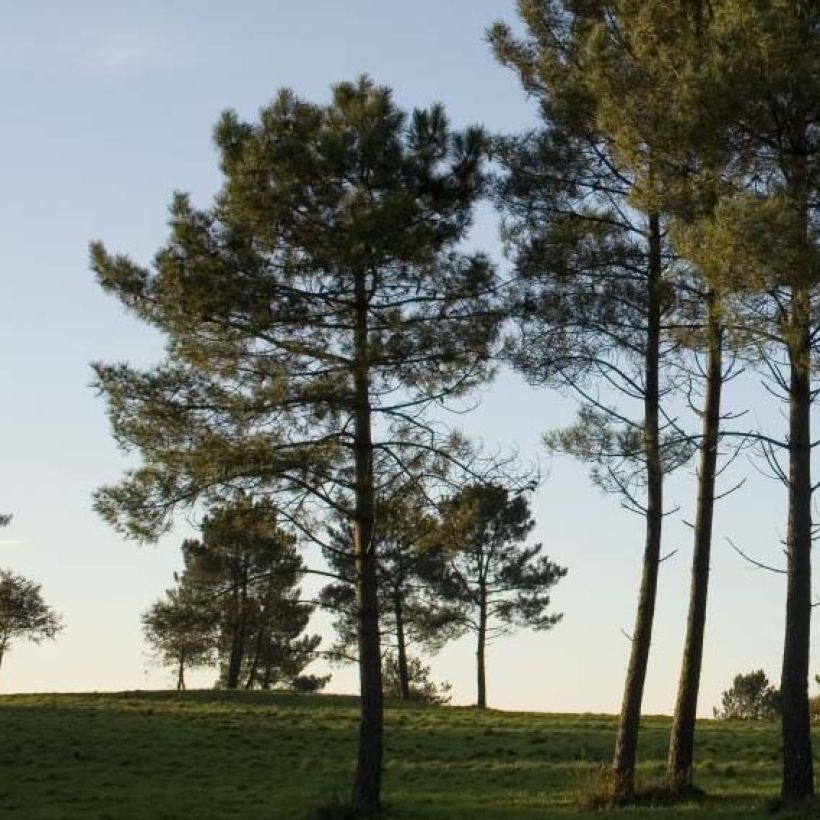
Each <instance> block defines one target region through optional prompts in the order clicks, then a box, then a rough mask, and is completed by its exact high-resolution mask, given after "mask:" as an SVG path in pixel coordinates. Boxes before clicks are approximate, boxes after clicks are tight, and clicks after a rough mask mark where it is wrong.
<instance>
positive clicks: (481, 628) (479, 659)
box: [475, 586, 487, 709]
mask: <svg viewBox="0 0 820 820" xmlns="http://www.w3.org/2000/svg"><path fill="white" fill-rule="evenodd" d="M486 652H487V593H486V591H485V589H484V587H483V586H482V588H481V591H480V593H479V604H478V642H477V646H476V652H475V657H476V677H477V681H476V683H477V688H478V696H477V698H476V706H477V707H478V708H479V709H486V708H487V669H486Z"/></svg>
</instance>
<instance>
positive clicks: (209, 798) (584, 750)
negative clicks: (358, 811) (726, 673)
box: [0, 692, 783, 820]
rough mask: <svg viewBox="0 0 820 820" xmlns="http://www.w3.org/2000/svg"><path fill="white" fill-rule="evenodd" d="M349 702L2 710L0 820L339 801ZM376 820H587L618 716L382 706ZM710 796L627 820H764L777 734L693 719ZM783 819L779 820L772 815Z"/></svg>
mask: <svg viewBox="0 0 820 820" xmlns="http://www.w3.org/2000/svg"><path fill="white" fill-rule="evenodd" d="M357 721H358V714H357V704H356V700H355V699H354V698H347V697H336V696H329V695H324V696H306V695H285V694H269V693H244V692H236V693H226V692H189V693H185V694H183V695H181V696H179V695H177V694H176V693H168V692H139V693H122V694H83V695H12V696H5V697H2V698H0V737H2V739H3V742H2V744H0V818H3V820H6V818H9V820H11V818H14V820H178V819H179V818H185V820H227V819H228V818H230V820H286V818H302V817H304V816H305V813H306V811H307V809H308V807H310V806H311V804H315V803H317V802H321V801H324V800H327V799H328V798H329V797H330V796H331V795H332V794H333V792H334V791H336V792H338V794H340V795H341V796H342V797H344V796H346V793H347V789H348V784H349V781H350V775H351V771H352V767H353V762H354V754H355V742H356V728H357ZM386 721H387V734H386V743H387V749H386V770H385V799H386V802H387V804H388V807H389V810H390V811H389V817H391V818H405V819H406V820H411V819H412V820H416V819H417V818H430V820H436V819H437V818H447V819H448V820H449V818H461V819H462V820H468V818H469V820H504V819H505V818H509V819H510V820H524V818H540V819H541V820H543V819H544V818H564V817H567V818H569V817H572V818H581V817H586V818H592V817H598V818H600V817H601V814H600V813H596V812H591V811H586V810H584V809H583V808H581V807H580V806H579V797H580V796H581V795H582V794H583V793H584V792H585V791H588V789H589V787H590V784H591V783H593V782H594V780H595V777H596V776H597V773H598V772H599V771H600V767H601V765H602V764H605V763H606V762H607V761H608V760H609V758H610V755H611V752H612V744H613V738H614V730H615V719H614V718H613V717H610V716H597V715H547V714H529V713H511V712H493V711H489V712H487V713H486V714H477V713H476V712H475V710H474V709H470V708H457V707H441V708H419V707H412V706H400V705H398V704H391V705H390V706H389V707H388V709H387V714H386ZM668 731H669V719H668V718H647V719H646V720H645V721H644V723H643V730H642V744H641V752H640V756H641V761H642V764H641V778H642V779H643V780H645V781H651V780H657V779H659V778H660V777H661V776H662V774H663V770H664V759H665V754H666V743H667V738H668ZM697 742H698V748H697V754H698V783H699V785H700V786H701V787H702V788H703V789H704V790H705V791H706V792H707V794H708V797H706V798H704V799H703V800H701V801H698V802H694V803H689V804H684V805H680V806H674V807H671V806H640V807H633V808H629V809H623V810H620V811H618V812H613V813H612V815H613V816H617V817H621V816H623V817H624V818H630V819H631V818H643V817H647V818H649V817H652V818H663V817H678V816H679V817H680V818H681V820H683V818H686V820H696V819H701V818H702V819H703V820H705V818H738V820H739V819H740V818H752V817H765V816H767V815H766V812H765V810H764V801H765V799H766V798H767V797H769V796H771V795H773V794H775V793H776V792H777V790H778V785H779V782H778V781H779V768H780V754H779V745H780V744H779V727H778V726H777V725H776V724H773V723H760V724H749V723H746V724H741V723H717V722H713V721H704V722H703V723H701V724H700V726H699V733H698V741H697ZM781 816H783V815H781Z"/></svg>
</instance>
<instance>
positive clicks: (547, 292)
mask: <svg viewBox="0 0 820 820" xmlns="http://www.w3.org/2000/svg"><path fill="white" fill-rule="evenodd" d="M615 6H618V4H615ZM518 10H519V15H520V16H521V18H522V20H523V22H524V24H525V27H526V33H525V36H524V37H523V38H518V37H516V36H514V35H513V33H512V31H511V29H510V28H509V27H508V26H506V25H504V24H497V25H496V26H495V27H494V28H493V29H492V30H491V33H490V37H491V41H492V44H493V46H494V49H495V53H496V56H497V58H498V59H499V60H500V61H501V62H502V63H503V64H505V65H507V66H509V67H511V68H512V69H513V70H515V71H516V73H517V74H518V75H519V77H520V79H521V82H522V84H523V86H524V88H525V89H526V90H527V92H528V93H529V94H531V95H532V96H533V97H534V98H535V99H536V100H537V102H538V104H539V109H540V114H541V117H542V120H543V125H542V128H541V129H540V130H539V131H536V132H534V133H532V134H527V135H524V136H523V137H518V138H510V139H506V140H504V141H502V142H501V144H500V145H499V156H500V158H501V161H502V163H503V166H504V173H503V175H502V178H501V181H500V185H499V188H498V198H499V201H500V204H501V206H502V208H503V209H504V212H505V215H506V217H505V236H506V238H507V240H508V243H509V246H510V248H511V251H512V254H513V258H514V264H515V273H516V278H517V282H518V286H517V289H516V291H515V292H514V293H513V296H512V299H511V305H510V310H511V312H512V313H513V315H514V316H515V317H516V319H517V321H518V325H519V338H518V343H517V344H516V345H515V346H514V347H513V349H512V351H511V354H512V361H513V364H514V365H515V366H516V367H517V368H518V369H519V370H520V371H521V372H522V373H523V374H524V375H525V377H526V378H527V379H528V380H529V381H530V382H531V383H533V384H538V385H548V386H557V387H560V388H562V389H565V390H570V391H573V392H575V393H576V394H578V395H579V396H580V398H581V411H580V415H579V419H578V423H577V424H575V425H574V426H573V427H571V428H570V429H568V430H565V431H562V432H560V433H557V434H553V435H550V436H548V437H547V443H548V444H549V445H550V446H551V447H552V448H553V449H558V450H561V451H563V452H568V453H570V454H573V455H575V456H578V457H580V458H583V459H585V460H587V461H590V462H591V463H592V465H593V479H594V480H595V481H596V482H597V483H599V484H600V485H601V486H602V487H603V488H604V489H606V490H610V491H614V492H616V493H618V494H619V495H620V496H621V498H622V500H623V503H624V505H625V506H626V507H627V508H628V509H631V510H633V511H634V512H637V513H639V514H640V515H642V516H643V517H644V519H645V547H644V556H643V572H642V579H641V586H640V591H639V597H638V607H637V615H636V621H635V628H634V630H633V633H632V641H631V645H630V646H631V651H630V660H629V666H628V671H627V678H626V682H625V686H624V697H623V706H622V710H621V720H620V723H619V731H618V738H617V742H616V749H615V755H614V761H613V770H614V792H615V797H616V798H618V799H620V798H628V797H630V796H631V795H632V792H633V790H634V774H635V763H636V758H637V741H638V729H639V720H640V710H641V701H642V698H643V688H644V682H645V679H646V672H647V665H648V658H649V649H650V644H651V637H652V626H653V619H654V610H655V599H656V594H657V584H658V569H659V565H660V561H661V532H662V524H663V518H664V507H663V484H664V480H663V479H664V474H665V473H667V472H669V471H671V470H673V469H675V468H676V467H678V466H680V465H681V464H683V463H685V462H686V461H687V460H688V458H689V457H690V455H691V449H692V447H691V441H690V440H689V439H688V437H687V436H685V435H682V434H681V432H680V431H678V430H677V429H676V428H675V426H674V425H673V424H670V422H671V419H670V417H669V416H668V415H667V414H666V413H665V411H664V407H663V403H662V399H663V398H664V397H665V396H667V395H668V394H669V392H670V389H671V387H672V384H673V379H670V377H669V374H668V372H667V371H666V370H665V369H664V366H663V365H664V362H666V361H667V360H668V359H669V358H670V357H671V356H674V355H676V352H677V347H678V342H677V341H676V340H674V339H673V338H670V336H669V331H670V330H672V329H674V327H675V318H674V316H675V308H676V284H677V282H676V279H677V275H678V274H677V270H676V267H675V265H674V264H673V262H674V257H673V254H672V252H671V248H670V246H669V243H668V235H667V227H668V225H667V220H666V218H665V215H664V213H663V211H662V201H661V200H660V198H659V196H658V193H659V180H660V178H661V177H660V168H661V157H662V149H663V146H664V145H665V144H667V143H668V141H669V140H670V139H674V138H675V135H676V123H675V121H674V119H673V120H671V121H669V120H668V118H666V117H665V115H664V112H665V108H666V106H665V104H664V103H665V98H664V89H662V88H660V87H658V86H656V85H654V84H653V82H652V77H647V76H645V74H644V72H643V71H642V70H641V67H640V66H636V65H634V64H633V63H632V61H631V57H630V55H629V53H628V50H627V49H624V47H623V44H622V43H619V42H618V37H619V36H620V31H619V29H618V20H619V18H618V15H617V13H614V12H615V11H617V9H615V10H614V11H613V8H610V4H605V3H601V2H594V1H593V2H588V3H570V2H548V1H547V0H520V2H519V3H518ZM667 129H668V130H667ZM614 397H617V398H618V399H619V401H620V402H621V403H622V404H621V405H619V406H613V404H612V398H614ZM624 404H625V405H626V406H623V405H624Z"/></svg>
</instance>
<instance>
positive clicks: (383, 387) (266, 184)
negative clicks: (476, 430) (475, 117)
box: [92, 78, 498, 810]
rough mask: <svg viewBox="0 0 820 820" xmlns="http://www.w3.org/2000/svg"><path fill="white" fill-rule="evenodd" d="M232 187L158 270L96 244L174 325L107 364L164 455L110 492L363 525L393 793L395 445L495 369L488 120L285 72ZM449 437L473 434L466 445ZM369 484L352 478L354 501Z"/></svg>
mask: <svg viewBox="0 0 820 820" xmlns="http://www.w3.org/2000/svg"><path fill="white" fill-rule="evenodd" d="M216 139H217V144H218V147H219V150H220V153H221V161H222V170H223V172H224V174H225V184H224V186H223V189H222V192H221V193H220V195H219V196H218V197H217V199H216V201H215V203H214V205H213V207H211V208H210V209H207V210H197V209H195V208H194V207H193V205H192V204H191V202H190V200H189V199H188V198H187V197H185V196H182V195H178V196H176V197H175V199H174V203H173V206H172V209H171V239H170V241H169V243H168V244H167V246H166V247H165V248H163V249H162V250H161V251H160V253H159V254H158V255H157V257H156V260H155V264H154V266H153V269H152V270H148V269H145V268H142V267H140V266H138V265H136V264H134V263H132V262H131V261H130V260H128V259H127V258H124V257H118V256H112V255H110V254H108V253H107V252H106V251H105V249H104V248H103V246H102V245H100V244H95V245H94V246H93V249H92V259H93V266H94V269H95V270H96V272H97V275H98V277H99V280H100V283H101V285H102V286H103V287H104V288H105V289H106V290H109V291H110V292H112V293H113V294H114V295H116V296H117V297H118V298H119V299H120V300H121V301H122V302H123V303H124V304H125V305H127V306H128V307H129V308H131V309H132V310H133V311H134V312H135V313H136V314H137V315H138V316H139V317H140V318H141V319H143V320H144V321H146V322H148V323H149V324H151V325H153V326H155V327H157V328H158V329H160V330H161V331H162V332H163V333H164V334H165V335H166V338H167V342H168V350H169V355H168V359H167V361H166V362H165V363H164V364H162V365H161V366H159V367H157V368H155V369H153V370H150V371H146V372H140V371H138V370H136V369H134V368H132V367H129V366H128V365H102V364H100V365H97V366H96V372H97V378H98V386H99V388H100V390H101V391H102V392H103V394H104V395H105V397H106V400H107V402H108V408H109V414H110V418H111V422H112V426H113V429H114V434H115V436H116V438H117V439H118V441H119V442H120V443H121V444H122V445H123V446H125V447H126V448H134V449H137V450H138V451H139V453H140V454H141V456H142V459H143V465H142V466H141V467H139V468H137V469H136V470H134V471H132V472H130V473H129V474H128V475H127V476H126V477H125V479H124V480H123V481H122V482H121V483H120V484H119V485H117V486H114V487H108V488H104V489H103V490H102V491H101V492H100V493H99V494H98V496H97V502H96V504H97V509H98V510H99V511H100V512H101V514H102V515H103V516H104V517H106V518H107V519H108V520H109V521H111V522H112V523H114V524H117V525H119V526H121V527H123V528H124V529H126V530H127V531H128V532H130V533H131V534H133V535H136V536H137V537H141V538H152V537H155V536H156V535H157V534H158V533H159V532H161V531H162V530H163V528H164V527H165V526H166V525H167V523H168V520H169V515H170V513H171V512H172V511H173V510H175V509H177V508H178V507H180V506H181V505H190V504H191V503H193V502H195V501H196V500H197V499H200V498H202V497H204V496H207V495H208V493H209V492H210V491H212V490H213V489H214V488H219V490H220V491H221V492H227V491H229V490H231V489H234V490H235V489H240V488H241V489H246V490H248V491H249V492H255V493H263V494H266V495H268V496H269V497H270V498H272V499H274V500H275V505H276V506H277V508H278V509H279V514H280V515H281V516H283V520H284V519H285V518H289V519H290V522H291V524H292V526H294V527H296V528H299V529H301V530H302V531H306V532H311V531H313V530H314V527H315V521H316V519H317V518H319V517H322V516H324V515H326V514H327V513H328V511H330V510H332V511H336V512H340V513H341V514H342V515H343V516H344V517H345V518H346V519H347V520H348V521H349V522H350V524H351V526H352V527H353V533H354V553H355V562H356V571H357V572H356V584H357V601H358V612H359V623H358V658H359V665H360V684H361V696H362V698H361V724H360V734H359V755H358V764H357V771H356V775H355V779H354V787H353V803H354V804H355V805H356V806H357V807H358V808H363V809H368V810H369V809H374V808H376V807H377V806H378V805H379V802H380V792H381V761H382V747H383V740H382V735H383V730H382V726H383V720H382V686H381V652H380V646H379V625H378V577H377V561H376V558H377V556H376V551H375V546H376V542H375V540H374V538H373V523H374V504H375V498H376V497H377V495H378V492H379V489H380V488H379V487H378V486H377V482H376V480H375V478H374V473H373V468H372V465H373V460H374V454H375V453H379V454H386V455H387V456H389V457H391V458H393V459H394V460H395V461H396V462H397V463H399V464H402V463H406V462H408V461H412V459H413V457H414V456H415V455H417V454H418V453H419V452H430V451H435V450H436V449H437V448H438V447H439V442H440V438H439V437H438V436H437V434H436V431H435V429H434V428H433V426H431V425H430V424H429V423H428V418H427V414H426V410H427V408H428V407H430V406H432V405H433V404H434V403H438V402H442V401H446V400H447V399H448V398H450V397H457V396H460V395H463V394H464V393H465V391H467V390H469V389H470V388H471V387H472V386H473V385H475V384H476V383H477V382H479V381H481V380H483V379H485V378H486V377H487V376H488V375H489V371H488V367H487V364H486V362H487V359H488V355H489V353H490V352H491V347H492V345H493V342H494V340H495V338H496V334H497V325H498V318H497V311H496V308H495V305H494V301H493V298H492V295H491V291H492V287H493V284H494V276H493V271H492V269H491V267H490V265H489V264H488V263H487V261H486V259H485V258H483V257H482V256H480V255H473V256H470V255H465V254H464V253H462V252H461V251H460V243H461V242H462V240H463V239H464V237H465V233H466V231H467V229H468V227H469V224H470V220H471V217H472V210H473V205H474V203H475V201H476V198H477V197H478V196H479V195H480V193H481V190H482V184H483V180H482V171H481V165H482V157H483V154H484V150H485V139H484V137H483V135H482V133H481V132H480V131H479V130H477V129H471V130H468V131H466V132H465V133H454V132H453V131H452V130H451V129H450V127H449V125H448V123H447V119H446V116H445V114H444V111H443V109H442V108H441V107H440V106H433V107H432V108H430V109H428V110H418V111H415V112H414V113H413V114H412V116H410V117H408V116H407V115H405V114H404V113H403V112H402V111H400V110H399V109H398V108H397V107H396V105H395V104H394V102H393V100H392V97H391V94H390V92H389V91H388V90H387V89H385V88H381V87H377V86H375V85H374V84H373V83H372V82H371V81H370V80H368V79H366V78H364V79H361V80H359V81H358V82H357V83H341V84H339V85H337V86H336V87H335V88H334V89H333V96H332V100H331V102H330V103H329V104H328V105H324V106H320V105H313V104H310V103H307V102H305V101H303V100H300V99H298V98H297V97H296V96H295V95H294V94H293V93H292V92H290V91H284V92H282V93H280V95H279V96H278V97H277V99H276V100H275V101H274V102H273V103H272V104H271V105H270V106H268V107H266V108H265V109H263V110H262V112H261V113H260V117H259V121H258V122H257V123H254V124H250V123H243V122H240V121H239V119H238V118H237V116H236V115H235V114H233V113H231V112H229V113H227V114H225V115H224V117H223V118H222V120H221V121H220V123H219V125H218V127H217V130H216ZM448 452H450V453H452V452H454V450H453V448H448ZM348 499H352V501H351V502H350V503H348Z"/></svg>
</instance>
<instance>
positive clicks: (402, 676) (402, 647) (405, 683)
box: [394, 592, 410, 700]
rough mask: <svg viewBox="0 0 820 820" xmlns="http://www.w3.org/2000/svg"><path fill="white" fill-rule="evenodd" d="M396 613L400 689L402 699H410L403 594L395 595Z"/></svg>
mask: <svg viewBox="0 0 820 820" xmlns="http://www.w3.org/2000/svg"><path fill="white" fill-rule="evenodd" d="M394 608H395V614H396V652H397V655H398V663H399V691H400V695H401V699H402V700H410V670H409V669H408V666H407V644H406V641H405V637H404V610H403V609H402V605H401V595H399V593H398V592H397V593H396V596H395V607H394Z"/></svg>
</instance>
